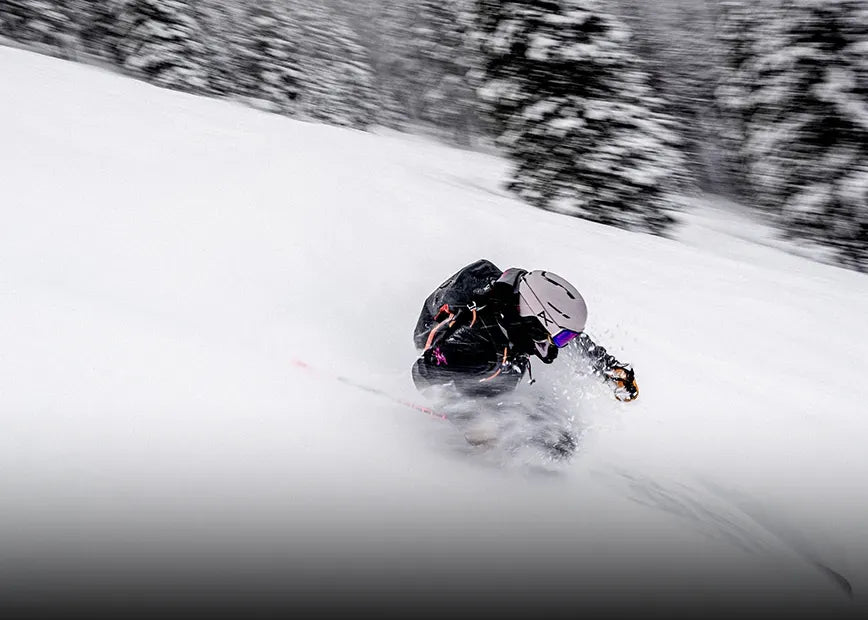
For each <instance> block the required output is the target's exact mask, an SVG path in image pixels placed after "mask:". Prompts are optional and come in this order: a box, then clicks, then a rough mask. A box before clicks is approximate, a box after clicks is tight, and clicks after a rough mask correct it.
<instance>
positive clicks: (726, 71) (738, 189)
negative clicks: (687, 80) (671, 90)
mask: <svg viewBox="0 0 868 620" xmlns="http://www.w3.org/2000/svg"><path fill="white" fill-rule="evenodd" d="M765 4H767V3H763V2H756V1H755V0H724V1H723V2H719V3H718V4H717V7H716V9H717V12H716V16H715V26H716V28H715V32H716V40H717V44H718V46H719V49H720V54H719V64H720V69H719V71H718V78H717V80H716V87H715V91H714V101H715V109H716V110H717V112H718V118H719V124H718V134H719V139H720V142H721V146H722V157H721V165H722V166H723V167H724V172H725V174H726V175H727V177H728V178H729V179H730V182H731V192H732V194H733V195H734V196H735V197H737V198H740V199H743V200H753V194H754V192H753V187H752V181H751V177H750V174H749V164H748V160H749V155H748V153H747V151H746V141H747V131H748V125H749V123H750V120H751V116H752V114H753V103H752V102H753V95H754V93H755V92H756V89H757V87H758V86H759V84H758V82H757V79H758V78H757V75H756V71H755V67H754V63H755V60H756V57H757V54H758V52H759V47H760V46H761V45H767V44H768V41H769V40H770V38H771V36H772V35H771V32H770V28H771V26H772V25H773V24H774V21H775V18H776V15H777V12H776V11H774V10H773V9H770V8H769V7H767V6H765Z"/></svg>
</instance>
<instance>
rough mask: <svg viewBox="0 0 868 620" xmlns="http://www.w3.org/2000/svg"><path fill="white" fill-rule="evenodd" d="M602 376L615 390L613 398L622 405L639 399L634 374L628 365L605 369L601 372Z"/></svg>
mask: <svg viewBox="0 0 868 620" xmlns="http://www.w3.org/2000/svg"><path fill="white" fill-rule="evenodd" d="M603 376H604V377H605V378H606V382H607V383H609V384H610V385H611V386H612V387H613V389H614V390H615V398H617V399H618V400H620V401H621V402H622V403H626V402H630V401H633V400H636V399H637V398H639V386H638V385H636V374H635V373H634V372H633V368H632V367H631V366H630V365H629V364H627V365H625V366H613V367H611V368H607V369H606V370H605V371H604V372H603Z"/></svg>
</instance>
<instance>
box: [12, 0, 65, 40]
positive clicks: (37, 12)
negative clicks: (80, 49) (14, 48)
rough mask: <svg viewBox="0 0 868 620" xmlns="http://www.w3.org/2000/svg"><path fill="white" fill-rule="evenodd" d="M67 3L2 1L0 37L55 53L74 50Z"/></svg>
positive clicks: (56, 1) (63, 0)
mask: <svg viewBox="0 0 868 620" xmlns="http://www.w3.org/2000/svg"><path fill="white" fill-rule="evenodd" d="M69 10H70V7H69V2H68V1H67V0H2V2H0V35H4V36H7V37H9V38H11V39H15V40H18V41H22V42H29V43H36V44H39V45H44V46H46V47H47V48H52V49H54V50H56V51H59V52H63V51H64V50H70V49H73V48H74V47H75V45H76V34H75V27H74V23H73V20H72V19H71V15H70V12H69Z"/></svg>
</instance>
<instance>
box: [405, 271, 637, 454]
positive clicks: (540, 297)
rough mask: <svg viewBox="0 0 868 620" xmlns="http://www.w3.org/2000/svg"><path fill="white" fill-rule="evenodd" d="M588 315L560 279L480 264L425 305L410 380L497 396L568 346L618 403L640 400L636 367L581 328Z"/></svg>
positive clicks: (567, 449)
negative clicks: (537, 363)
mask: <svg viewBox="0 0 868 620" xmlns="http://www.w3.org/2000/svg"><path fill="white" fill-rule="evenodd" d="M587 315H588V312H587V307H586V305H585V301H584V299H583V298H582V296H581V294H580V293H579V291H578V290H576V288H575V287H574V286H573V285H572V284H570V283H569V282H567V281H566V280H565V279H563V278H562V277H560V276H558V275H556V274H554V273H552V272H550V271H531V272H528V271H526V270H524V269H519V268H512V269H507V270H506V271H502V270H501V269H499V268H498V267H496V266H495V265H494V264H493V263H491V262H490V261H488V260H485V259H482V260H479V261H477V262H475V263H473V264H471V265H468V266H467V267H465V268H463V269H461V270H460V271H459V272H457V273H456V274H454V275H453V276H452V277H451V278H449V279H448V280H446V282H444V283H443V284H441V285H440V287H439V288H437V290H435V291H434V292H433V293H431V295H429V296H428V298H427V299H426V300H425V303H424V305H423V307H422V312H421V314H420V316H419V320H418V322H417V324H416V329H415V333H414V342H415V345H416V348H417V350H419V351H420V353H421V355H420V357H419V359H418V360H417V361H416V363H415V364H414V366H413V370H412V375H413V381H414V383H415V384H416V387H417V389H419V390H420V391H421V390H425V389H426V388H429V387H432V386H438V385H439V386H447V385H452V386H454V388H455V389H456V390H457V391H458V392H459V394H461V395H462V396H467V397H489V396H491V397H494V396H500V395H503V394H505V393H507V392H510V391H512V390H514V389H515V388H516V387H517V386H518V384H519V382H520V381H521V380H522V378H523V377H524V376H525V373H527V374H528V378H529V380H530V382H531V383H533V374H532V369H531V365H530V364H531V358H532V357H536V358H538V359H540V360H541V361H542V362H543V363H545V364H551V363H552V362H553V361H555V359H556V358H557V356H558V351H559V350H560V349H562V348H564V347H566V346H568V345H571V346H573V347H575V348H576V349H577V350H578V351H579V353H580V354H581V356H582V357H583V358H584V359H585V360H587V362H588V363H589V366H590V368H591V370H592V371H593V373H594V374H595V375H597V376H598V377H600V378H601V379H602V380H603V381H605V382H606V383H608V384H609V385H611V386H612V388H613V390H614V395H615V397H616V398H617V399H618V400H620V401H624V402H627V401H632V400H635V399H636V398H637V397H638V395H639V388H638V386H637V385H636V378H635V375H634V372H633V369H632V367H631V366H630V365H629V364H623V363H621V362H619V361H618V360H616V359H615V358H614V357H613V356H611V355H609V354H608V353H607V352H606V349H604V348H603V347H601V346H599V345H597V344H595V343H594V342H593V341H592V340H591V338H590V337H589V336H588V335H587V334H586V333H585V331H584V330H585V321H586V319H587ZM468 440H469V438H468ZM565 442H566V443H565V444H564V445H562V446H561V447H563V448H564V450H560V449H558V451H563V452H571V450H572V448H574V447H575V440H574V438H571V439H568V440H565ZM563 443H564V442H562V444H563Z"/></svg>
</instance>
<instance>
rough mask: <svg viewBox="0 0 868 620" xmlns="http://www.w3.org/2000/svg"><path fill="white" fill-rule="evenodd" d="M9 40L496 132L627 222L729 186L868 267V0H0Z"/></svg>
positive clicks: (543, 177)
mask: <svg viewBox="0 0 868 620" xmlns="http://www.w3.org/2000/svg"><path fill="white" fill-rule="evenodd" d="M0 37H5V39H6V40H7V42H8V41H15V42H17V43H18V44H24V45H26V46H28V47H31V48H35V49H38V50H40V51H43V52H45V53H50V54H54V55H58V56H61V57H65V58H70V59H74V60H78V61H82V62H88V63H91V64H98V65H102V66H106V67H109V68H112V69H114V70H118V71H121V72H124V73H126V74H128V75H132V76H136V77H138V78H141V79H144V80H147V81H149V82H152V83H154V84H157V85H159V86H163V87H168V88H175V89H179V90H184V91H189V92H195V93H200V94H206V95H210V96H217V97H224V98H230V99H234V100H240V101H243V102H245V103H248V104H250V105H254V106H256V107H260V108H263V109H267V110H270V111H273V112H276V113H280V114H286V115H289V116H293V117H296V118H302V119H311V120H317V121H321V122H327V123H333V124H339V125H346V126H352V127H356V128H360V129H365V128H368V127H372V126H374V125H383V126H387V127H393V128H396V129H401V130H408V131H416V132H427V133H432V134H435V135H438V136H439V137H441V138H442V139H445V140H448V141H451V142H454V143H456V144H459V145H462V146H471V147H479V146H482V145H496V146H497V147H498V148H499V149H501V151H502V152H504V153H505V154H506V155H507V156H508V157H509V158H510V159H511V161H512V162H513V163H514V169H513V174H512V179H511V182H510V188H511V189H512V190H513V191H515V192H516V193H517V194H519V195H520V196H521V197H522V198H524V199H525V200H527V201H528V202H530V203H531V204H535V205H537V206H540V207H542V208H547V209H555V210H558V211H561V212H564V213H569V214H572V215H576V216H578V217H583V218H587V219H591V220H595V221H599V222H603V223H606V224H613V225H617V226H620V227H623V228H628V229H633V230H642V231H650V232H654V233H658V234H665V232H666V230H667V229H668V228H669V226H670V224H671V223H672V222H673V219H672V217H671V216H670V212H671V210H672V209H673V208H674V205H675V201H674V200H673V196H675V195H677V194H684V193H685V192H693V191H696V192H699V191H703V192H711V193H715V194H719V195H723V196H727V197H730V198H734V199H736V200H739V201H741V202H742V203H744V204H746V205H748V206H749V207H751V208H753V209H754V212H755V213H756V214H757V217H758V218H762V219H764V220H766V221H770V222H772V223H774V224H776V225H777V227H778V228H779V229H780V230H781V231H782V233H783V234H785V235H786V236H789V237H790V238H793V239H797V240H800V241H803V242H805V243H808V244H819V245H820V246H823V247H825V248H827V249H828V250H829V252H830V253H831V255H832V256H834V258H835V259H837V260H838V261H839V262H841V263H842V264H844V265H847V266H850V267H854V268H858V269H862V270H868V0H653V1H651V0H608V1H604V0H514V1H510V0H311V1H304V0H198V1H197V0H105V1H97V0H0ZM2 40H3V39H0V42H2Z"/></svg>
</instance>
